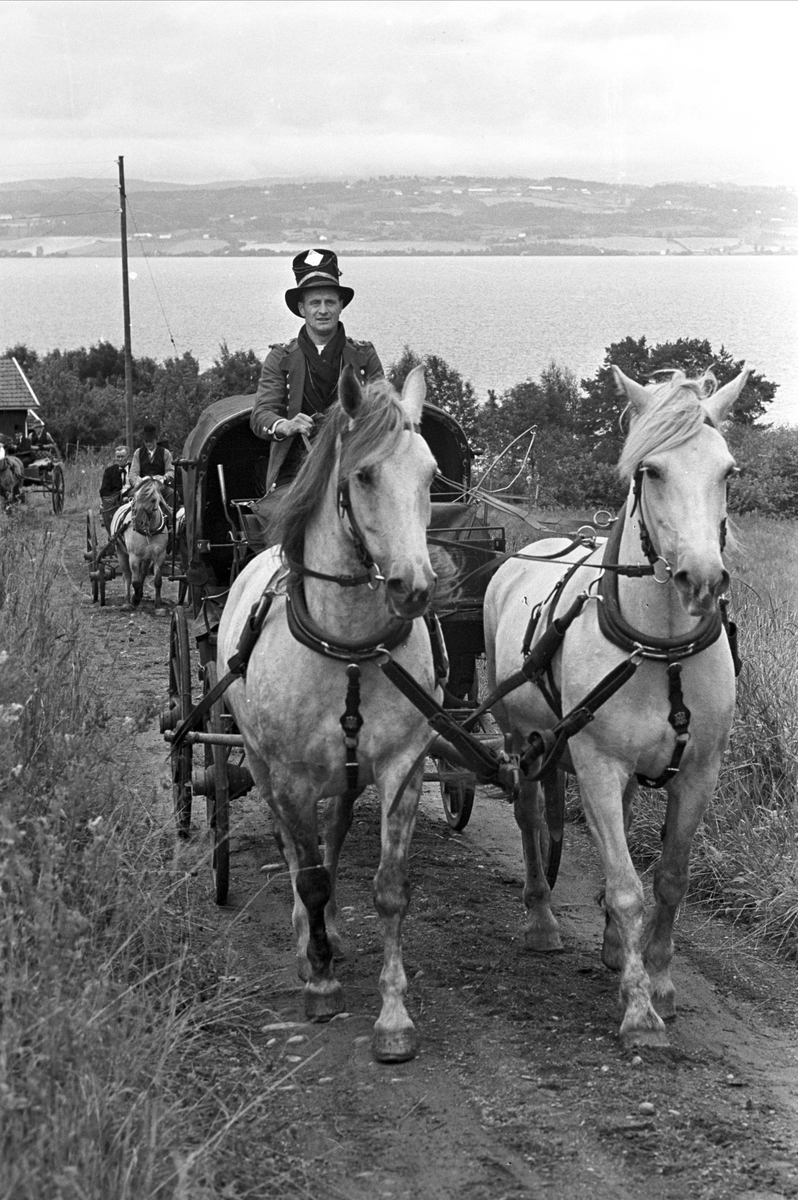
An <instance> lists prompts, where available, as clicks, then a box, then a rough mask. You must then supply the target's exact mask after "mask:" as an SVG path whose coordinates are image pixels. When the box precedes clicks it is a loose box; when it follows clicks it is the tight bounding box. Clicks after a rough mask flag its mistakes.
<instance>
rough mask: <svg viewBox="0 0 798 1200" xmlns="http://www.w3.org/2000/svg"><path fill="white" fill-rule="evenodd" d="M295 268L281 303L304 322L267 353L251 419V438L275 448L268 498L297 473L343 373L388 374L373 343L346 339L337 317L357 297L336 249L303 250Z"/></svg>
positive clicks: (363, 377) (363, 379)
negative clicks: (292, 335) (347, 284)
mask: <svg viewBox="0 0 798 1200" xmlns="http://www.w3.org/2000/svg"><path fill="white" fill-rule="evenodd" d="M292 267H293V272H294V278H295V280H296V286H295V287H293V288H290V289H289V290H288V291H287V292H286V293H285V302H286V304H287V305H288V307H289V308H290V310H291V312H292V313H294V315H295V316H297V317H301V318H302V320H303V321H304V324H303V326H302V328H301V329H300V330H299V334H298V335H297V337H295V338H294V339H293V340H292V341H290V342H289V343H288V344H287V345H274V346H272V347H271V349H270V351H269V354H268V355H267V357H266V359H265V361H264V363H263V370H262V371H261V376H260V383H259V384H258V391H257V395H256V397H255V406H254V408H253V410H252V417H251V419H250V424H251V427H252V430H253V432H254V433H256V434H257V435H258V437H261V438H265V439H266V440H267V441H270V442H271V443H272V446H271V451H270V454H269V462H268V469H267V471H266V477H265V480H263V481H262V487H263V491H264V492H265V493H266V494H268V493H269V492H271V491H272V489H273V488H274V487H275V485H276V484H277V483H278V482H279V483H281V484H282V483H286V482H288V481H289V480H291V479H293V477H294V476H295V475H296V473H297V471H298V470H299V467H300V465H301V462H302V459H303V457H304V455H305V448H306V444H307V440H308V439H312V438H313V434H314V432H315V429H316V427H317V426H318V424H319V421H320V420H321V418H322V416H323V414H324V413H325V412H326V410H327V409H328V408H329V407H330V405H331V404H333V403H334V402H335V399H336V397H337V395H338V379H339V377H340V374H341V372H342V370H343V369H344V367H346V366H349V365H350V364H351V365H352V366H353V367H354V369H355V372H356V374H357V377H358V379H359V381H360V383H361V384H366V383H368V382H370V381H371V380H372V379H380V378H382V376H383V375H384V374H385V372H384V371H383V369H382V364H381V362H380V360H379V358H378V357H377V353H376V351H375V349H374V347H373V345H372V344H371V342H356V341H353V340H352V338H349V337H347V336H346V331H345V330H344V327H343V325H342V324H341V313H342V311H343V309H345V308H346V306H347V305H348V304H349V302H350V301H351V300H352V298H353V297H354V294H355V293H354V290H353V289H352V288H349V287H343V286H342V285H341V284H340V283H339V282H338V280H339V278H340V275H341V272H340V270H339V268H338V258H337V256H336V255H335V254H334V253H333V251H332V250H305V251H303V252H302V253H301V254H298V255H297V256H296V258H295V259H294V261H293V263H292ZM261 516H263V513H262V512H261Z"/></svg>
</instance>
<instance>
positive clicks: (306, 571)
mask: <svg viewBox="0 0 798 1200" xmlns="http://www.w3.org/2000/svg"><path fill="white" fill-rule="evenodd" d="M286 562H287V564H288V566H289V567H290V569H291V574H292V575H293V576H294V577H295V578H299V577H300V576H308V577H309V578H310V579H323V580H325V582H327V583H337V584H338V586H339V587H362V586H363V584H365V583H371V582H372V577H371V575H325V573H324V572H323V571H314V570H312V569H311V568H310V567H306V566H305V564H304V563H298V562H294V560H293V559H292V558H286Z"/></svg>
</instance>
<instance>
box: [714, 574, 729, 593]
mask: <svg viewBox="0 0 798 1200" xmlns="http://www.w3.org/2000/svg"><path fill="white" fill-rule="evenodd" d="M730 580H731V576H730V575H729V572H728V571H727V570H726V569H725V568H724V569H723V570H722V571H721V573H720V579H719V580H718V582H717V583H716V584H715V586H714V588H713V589H712V591H713V593H714V595H716V596H722V595H723V594H724V593H725V592H726V591H728V587H729V583H730Z"/></svg>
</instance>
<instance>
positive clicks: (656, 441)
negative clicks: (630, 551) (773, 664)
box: [613, 367, 751, 616]
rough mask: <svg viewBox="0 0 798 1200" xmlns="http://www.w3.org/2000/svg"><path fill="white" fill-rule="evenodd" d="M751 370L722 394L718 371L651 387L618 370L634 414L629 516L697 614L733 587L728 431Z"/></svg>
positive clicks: (628, 459) (625, 462)
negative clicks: (728, 546) (728, 543)
mask: <svg viewBox="0 0 798 1200" xmlns="http://www.w3.org/2000/svg"><path fill="white" fill-rule="evenodd" d="M750 369H751V368H750V367H746V368H744V369H743V370H742V371H741V372H740V374H739V375H738V376H737V377H736V378H735V379H732V380H731V381H730V382H729V383H727V384H725V385H724V386H723V387H721V388H719V389H717V390H714V386H715V381H714V378H713V376H712V375H711V374H710V373H707V374H705V375H703V376H701V377H700V378H699V379H693V380H690V379H687V378H686V377H685V375H684V374H683V373H682V372H681V371H674V372H673V373H672V374H671V377H670V378H669V379H668V380H667V381H666V382H664V383H658V384H655V385H653V386H649V387H643V386H641V385H640V384H639V383H635V382H634V380H632V379H629V378H627V376H626V375H624V374H623V372H622V371H621V370H619V368H618V367H613V374H614V376H615V381H616V385H617V386H618V390H619V392H621V393H622V394H623V395H624V396H625V397H626V399H627V400H628V403H629V409H630V411H631V424H630V429H629V435H628V437H627V439H626V443H625V445H624V449H623V452H622V455H621V459H620V462H619V464H618V468H619V471H620V473H621V475H622V476H623V477H624V478H626V479H628V480H629V481H630V491H629V501H628V505H627V515H628V516H629V517H630V518H631V517H633V516H635V514H636V519H637V521H638V524H639V526H640V536H641V541H642V543H643V549H644V551H645V552H646V554H647V555H648V557H649V559H650V560H651V561H652V562H654V563H655V565H656V563H657V562H659V561H661V562H662V563H663V566H664V568H665V569H666V570H667V574H668V576H669V577H670V578H671V579H672V580H673V583H674V585H675V587H676V589H677V592H678V595H679V600H680V602H681V605H682V607H683V608H684V610H685V611H686V612H687V613H689V614H690V615H692V616H704V615H706V614H707V613H709V612H712V611H713V610H714V609H715V608H716V606H717V603H718V599H719V598H720V597H721V596H722V595H723V594H724V592H725V591H726V589H727V588H728V585H729V573H728V571H727V570H726V568H725V566H724V564H723V558H722V551H723V545H724V542H725V531H726V485H727V483H728V480H729V479H730V478H731V476H732V475H733V474H734V473H735V470H736V468H735V463H734V459H733V457H732V455H731V454H730V452H729V449H728V447H727V445H726V441H725V439H724V437H723V435H722V433H721V432H720V427H721V426H722V424H723V422H724V421H725V420H726V417H727V416H728V414H729V412H730V410H731V408H732V405H733V404H734V402H735V400H736V399H737V397H738V396H739V395H740V392H741V391H742V390H743V388H744V387H745V383H746V380H747V378H748V375H749V372H750ZM665 582H667V580H665Z"/></svg>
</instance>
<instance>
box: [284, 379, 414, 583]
mask: <svg viewBox="0 0 798 1200" xmlns="http://www.w3.org/2000/svg"><path fill="white" fill-rule="evenodd" d="M407 428H409V425H408V420H407V414H406V413H405V410H404V409H403V408H402V405H401V404H400V403H399V397H398V396H397V394H396V392H395V391H394V389H393V388H392V387H391V385H390V384H389V383H388V381H387V380H385V379H375V380H373V381H372V382H371V383H369V384H367V385H366V387H365V388H364V389H363V393H362V408H361V410H360V412H359V413H358V416H357V419H356V420H354V421H352V420H351V419H350V417H349V415H348V414H347V413H346V412H345V411H344V409H343V407H342V405H341V401H340V399H338V400H336V402H335V404H333V405H332V407H331V408H329V409H328V410H327V412H326V413H325V415H324V419H323V421H322V425H321V429H320V431H319V433H318V436H317V437H316V440H315V441H314V443H313V449H312V451H311V453H310V454H308V455H307V457H306V458H305V461H304V463H303V464H302V467H301V468H300V471H299V474H298V475H297V477H296V479H295V480H294V482H293V484H292V485H291V487H290V488H288V489H286V495H285V497H284V498H283V499H282V500H281V501H280V503H279V504H278V505H277V507H276V509H275V513H274V526H273V529H274V536H275V539H276V541H277V542H279V543H280V545H281V546H282V549H283V554H284V555H285V557H286V559H287V560H288V562H301V561H302V554H303V552H304V548H305V531H306V529H307V527H308V525H309V523H310V522H311V521H312V520H313V518H314V517H315V516H316V513H317V512H318V510H319V508H320V507H321V505H322V502H323V500H324V494H325V491H326V489H327V484H328V482H329V479H330V476H331V475H332V473H333V471H334V470H335V464H336V459H337V458H338V456H339V454H340V460H339V462H338V478H339V480H341V481H343V480H346V479H348V478H349V477H350V476H351V475H353V474H354V472H355V471H356V470H363V469H364V468H366V467H371V466H374V465H375V463H378V462H382V460H383V459H385V458H387V457H388V455H389V454H391V452H392V451H393V449H394V447H395V446H396V444H397V442H398V441H399V437H400V435H401V433H402V431H403V430H404V429H407Z"/></svg>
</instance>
